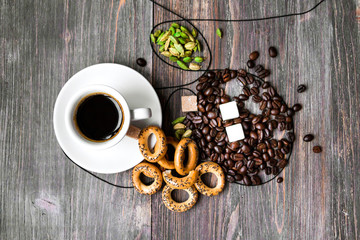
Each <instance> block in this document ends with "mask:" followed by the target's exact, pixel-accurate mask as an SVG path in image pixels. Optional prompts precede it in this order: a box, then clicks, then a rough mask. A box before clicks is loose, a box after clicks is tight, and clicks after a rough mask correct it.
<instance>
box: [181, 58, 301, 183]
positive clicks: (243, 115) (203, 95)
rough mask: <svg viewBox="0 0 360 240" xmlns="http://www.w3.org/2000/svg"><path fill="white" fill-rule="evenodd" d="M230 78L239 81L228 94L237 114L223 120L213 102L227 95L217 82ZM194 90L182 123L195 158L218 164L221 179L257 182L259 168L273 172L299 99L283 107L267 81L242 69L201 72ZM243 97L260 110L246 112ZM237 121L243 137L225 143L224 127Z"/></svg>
mask: <svg viewBox="0 0 360 240" xmlns="http://www.w3.org/2000/svg"><path fill="white" fill-rule="evenodd" d="M253 58H254V60H255V59H256V58H255V57H254V56H253ZM232 79H234V80H235V79H236V81H239V82H240V83H241V85H242V86H243V89H242V93H241V94H240V95H239V96H236V97H234V98H233V100H235V101H236V102H237V106H238V109H239V113H240V116H239V117H238V118H236V119H232V120H227V121H223V120H222V117H221V113H220V110H219V104H223V103H227V102H229V101H232V100H231V97H230V96H228V95H226V94H225V91H224V89H223V84H224V83H226V82H228V81H230V80H232ZM196 90H197V91H198V92H197V99H198V110H199V111H198V112H190V113H188V114H187V115H186V119H185V120H184V122H183V123H184V124H185V125H186V127H187V128H188V129H191V130H192V132H193V135H192V137H193V138H194V139H195V141H196V142H197V144H198V146H199V149H200V156H201V159H202V160H208V159H210V160H211V161H213V162H217V163H218V164H220V165H221V167H222V168H223V170H224V172H225V173H226V179H227V181H229V182H234V181H236V182H240V183H242V184H245V185H259V184H261V183H262V182H263V180H262V178H261V175H262V174H261V173H264V174H265V175H277V174H278V173H279V172H280V171H281V169H283V168H284V167H285V166H286V165H287V163H288V160H287V155H288V154H289V153H290V151H291V148H292V143H293V141H294V140H295V135H294V133H293V131H292V130H293V118H292V117H293V115H294V114H295V112H296V111H299V110H300V109H301V105H300V104H296V105H294V106H293V107H288V106H287V104H286V103H285V102H284V100H283V99H282V97H281V96H279V94H278V93H277V91H276V90H275V88H274V87H273V86H271V84H270V83H269V82H267V81H261V80H260V79H258V78H256V77H254V75H252V74H250V73H248V72H247V71H245V70H243V69H241V70H238V71H236V70H229V69H225V70H222V71H217V72H212V71H210V72H207V73H206V74H204V75H203V76H201V77H200V78H199V79H198V84H197V86H196ZM247 101H252V102H253V103H255V104H256V105H257V106H258V108H259V109H260V111H261V114H254V113H251V112H250V111H249V110H248V109H247V108H246V106H245V105H246V102H247ZM237 123H241V124H242V126H243V129H244V133H245V139H243V140H240V141H236V142H231V143H230V142H229V140H228V137H227V134H226V131H225V127H227V126H231V125H232V124H237ZM275 131H281V132H283V131H284V134H282V136H285V137H282V138H281V139H276V138H275V137H274V135H275V134H274V133H275ZM285 132H286V134H285ZM264 174H263V175H264Z"/></svg>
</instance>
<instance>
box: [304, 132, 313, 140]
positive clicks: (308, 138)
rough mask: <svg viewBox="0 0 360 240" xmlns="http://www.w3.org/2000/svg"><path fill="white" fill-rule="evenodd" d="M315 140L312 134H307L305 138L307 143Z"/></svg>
mask: <svg viewBox="0 0 360 240" xmlns="http://www.w3.org/2000/svg"><path fill="white" fill-rule="evenodd" d="M313 139H314V135H312V134H306V135H305V136H304V138H303V140H304V141H305V142H311V141H312V140H313Z"/></svg>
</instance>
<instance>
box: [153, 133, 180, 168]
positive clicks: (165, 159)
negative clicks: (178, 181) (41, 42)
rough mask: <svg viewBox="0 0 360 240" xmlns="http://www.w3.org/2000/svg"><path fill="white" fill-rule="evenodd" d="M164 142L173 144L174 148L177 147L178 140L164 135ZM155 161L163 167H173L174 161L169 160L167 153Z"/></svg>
mask: <svg viewBox="0 0 360 240" xmlns="http://www.w3.org/2000/svg"><path fill="white" fill-rule="evenodd" d="M166 142H167V145H171V146H173V147H174V149H176V147H177V145H178V143H179V141H178V140H177V139H176V138H173V137H166ZM168 149H169V148H168ZM157 163H158V164H159V165H160V166H162V167H163V168H166V169H175V165H174V161H169V156H168V154H165V156H164V157H163V158H162V159H160V160H159V161H158V162H157Z"/></svg>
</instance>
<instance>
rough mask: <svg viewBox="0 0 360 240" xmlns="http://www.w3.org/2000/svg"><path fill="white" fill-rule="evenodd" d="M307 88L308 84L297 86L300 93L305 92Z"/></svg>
mask: <svg viewBox="0 0 360 240" xmlns="http://www.w3.org/2000/svg"><path fill="white" fill-rule="evenodd" d="M305 90H306V86H305V85H304V84H301V85H299V86H298V87H297V92H298V93H303V92H305Z"/></svg>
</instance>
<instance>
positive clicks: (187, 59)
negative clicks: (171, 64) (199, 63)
mask: <svg viewBox="0 0 360 240" xmlns="http://www.w3.org/2000/svg"><path fill="white" fill-rule="evenodd" d="M191 61H192V57H184V58H183V62H185V63H189V62H191Z"/></svg>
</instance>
